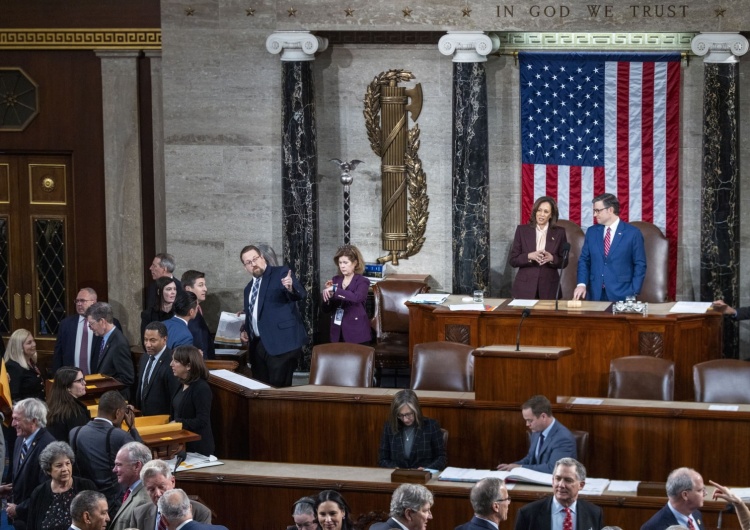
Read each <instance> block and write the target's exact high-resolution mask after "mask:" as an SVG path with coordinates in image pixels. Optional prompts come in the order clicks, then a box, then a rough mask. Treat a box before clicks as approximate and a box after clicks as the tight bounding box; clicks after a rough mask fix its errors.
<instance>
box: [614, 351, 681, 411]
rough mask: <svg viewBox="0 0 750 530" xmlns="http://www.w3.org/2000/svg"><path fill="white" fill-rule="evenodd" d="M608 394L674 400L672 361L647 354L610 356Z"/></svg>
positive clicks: (620, 396)
mask: <svg viewBox="0 0 750 530" xmlns="http://www.w3.org/2000/svg"><path fill="white" fill-rule="evenodd" d="M607 395H608V397H611V398H616V399H653V400H656V401H672V400H673V399H674V362H672V361H668V360H667V359H660V358H658V357H651V356H649V355H632V356H630V357H619V358H617V359H612V361H611V362H610V363H609V392H608V394H607Z"/></svg>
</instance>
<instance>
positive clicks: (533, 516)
mask: <svg viewBox="0 0 750 530" xmlns="http://www.w3.org/2000/svg"><path fill="white" fill-rule="evenodd" d="M585 484H586V468H585V467H584V466H583V464H581V463H580V462H579V461H578V460H576V459H575V458H561V459H560V460H558V461H557V463H556V464H555V471H554V472H553V473H552V493H553V495H552V496H551V497H545V498H544V499H540V500H538V501H534V502H532V503H529V504H527V505H526V506H524V507H523V508H521V509H520V510H519V511H518V515H517V516H516V524H515V527H514V528H515V530H549V529H563V530H572V529H574V528H575V529H576V530H599V528H601V527H602V526H604V524H603V523H602V509H601V508H599V507H598V506H596V505H594V504H591V503H590V502H586V501H584V500H583V499H579V498H578V493H579V492H580V491H581V490H582V489H583V486H584V485H585Z"/></svg>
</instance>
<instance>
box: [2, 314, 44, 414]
mask: <svg viewBox="0 0 750 530" xmlns="http://www.w3.org/2000/svg"><path fill="white" fill-rule="evenodd" d="M36 359H37V353H36V341H35V340H34V335H32V334H31V332H30V331H28V330H25V329H17V330H16V331H14V332H13V334H12V335H11V336H10V339H8V349H7V350H6V351H5V369H6V370H7V371H8V378H9V379H10V397H11V399H12V400H13V403H16V402H17V401H21V400H22V399H26V398H37V399H41V400H42V401H44V378H43V377H42V374H41V372H40V370H39V367H38V366H37V365H36Z"/></svg>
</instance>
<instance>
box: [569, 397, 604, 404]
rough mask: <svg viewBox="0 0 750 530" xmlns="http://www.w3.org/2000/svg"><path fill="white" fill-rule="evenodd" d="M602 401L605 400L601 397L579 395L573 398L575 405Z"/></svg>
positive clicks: (600, 402)
mask: <svg viewBox="0 0 750 530" xmlns="http://www.w3.org/2000/svg"><path fill="white" fill-rule="evenodd" d="M602 403H604V400H603V399H600V398H586V397H577V398H575V399H573V404H574V405H601V404H602Z"/></svg>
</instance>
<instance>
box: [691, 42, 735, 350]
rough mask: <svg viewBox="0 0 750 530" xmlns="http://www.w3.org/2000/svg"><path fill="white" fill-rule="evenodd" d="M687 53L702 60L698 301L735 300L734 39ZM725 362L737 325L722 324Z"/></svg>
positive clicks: (696, 45)
mask: <svg viewBox="0 0 750 530" xmlns="http://www.w3.org/2000/svg"><path fill="white" fill-rule="evenodd" d="M691 48H692V50H693V52H694V53H695V54H697V55H701V56H703V68H704V75H703V167H702V177H701V188H702V196H701V300H704V301H709V300H716V299H719V298H721V299H723V300H724V301H725V302H726V303H728V304H729V305H732V306H736V305H737V304H738V303H739V298H740V286H739V279H740V278H739V271H740V263H739V261H740V159H739V103H740V101H739V90H738V89H739V86H738V83H739V60H738V56H740V55H744V54H745V53H746V52H747V48H748V41H747V39H746V38H745V37H743V36H742V35H740V34H739V33H702V34H700V35H697V36H696V37H695V38H694V39H693V41H692V43H691ZM724 356H725V357H732V358H737V357H738V356H739V333H738V327H737V324H736V322H734V321H732V320H731V319H725V326H724Z"/></svg>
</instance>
